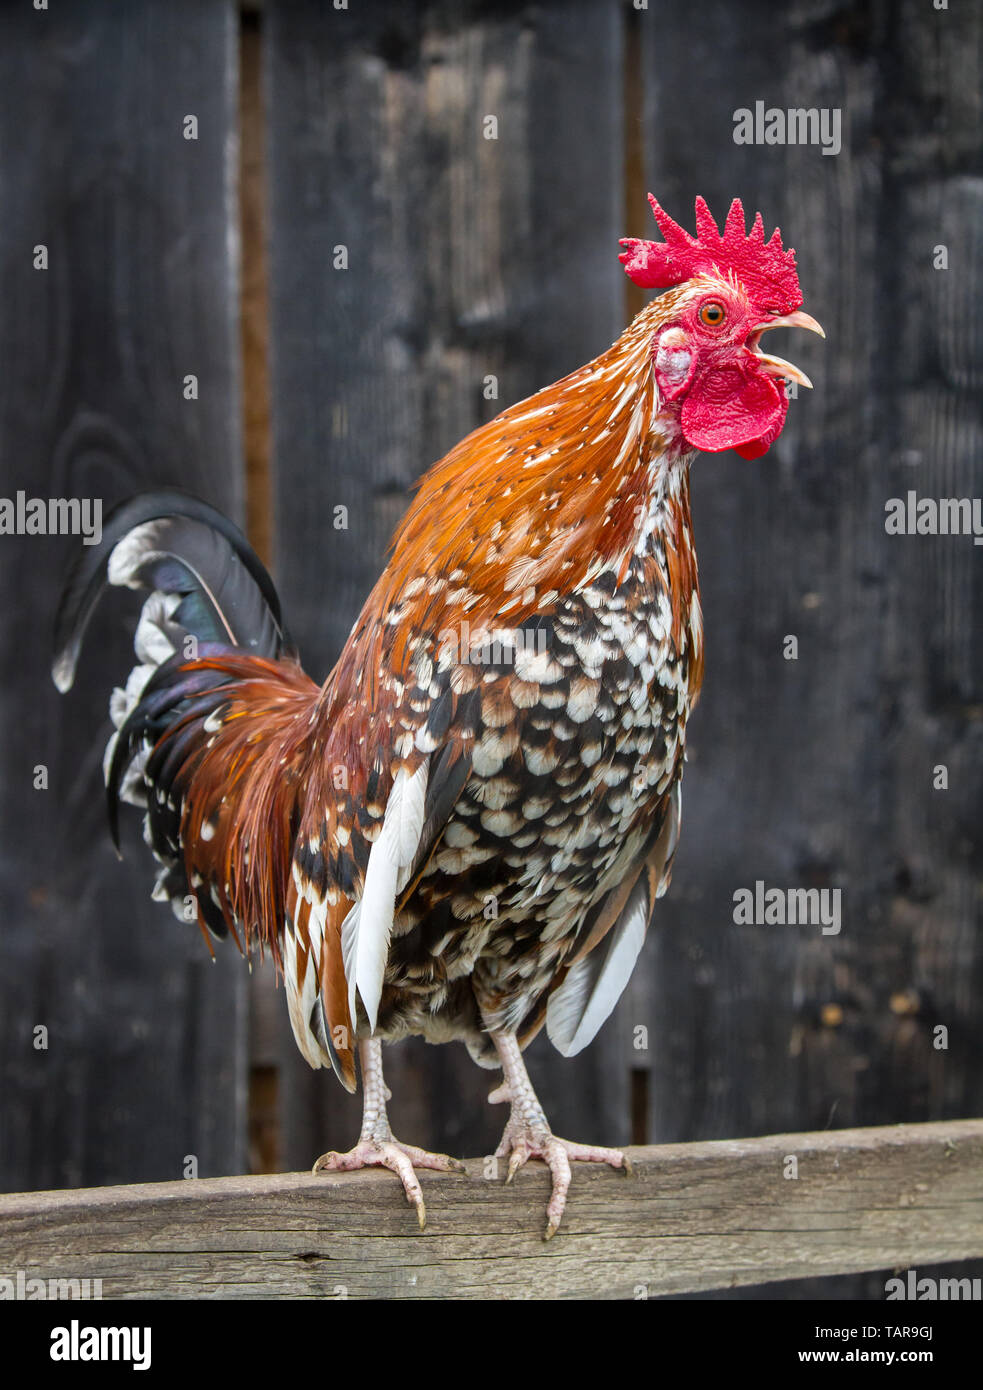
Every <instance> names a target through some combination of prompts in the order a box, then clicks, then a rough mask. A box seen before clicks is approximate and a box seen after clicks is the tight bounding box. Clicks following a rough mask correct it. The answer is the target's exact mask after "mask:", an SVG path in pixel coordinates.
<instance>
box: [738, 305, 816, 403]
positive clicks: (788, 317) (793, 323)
mask: <svg viewBox="0 0 983 1390" xmlns="http://www.w3.org/2000/svg"><path fill="white" fill-rule="evenodd" d="M769 328H808V330H809V332H810V333H818V334H819V336H820V338H825V337H826V334H825V333H824V332H823V329H822V325H821V324H819V323H817V322H816V320H815V319H814V318H813V317H812V315H811V314H806V313H804V312H803V310H801V309H796V311H795V313H794V314H785V315H784V316H783V317H782V318H778V319H768V321H767V322H766V323H758V324H755V326H754V327H753V328H752V329H751V332H750V334H749V335H748V339H747V347H748V349H749V350H750V351H751V352H753V353H754V355H755V357H756V358H757V359H758V366H759V367H760V369H761V370H762V371H763V372H767V373H768V374H769V375H770V376H781V377H785V378H786V379H787V380H789V381H797V382H798V383H799V385H800V386H808V387H809V389H810V390H811V389H812V382H811V381H810V380H809V378H808V377H807V376H806V374H805V372H804V371H802V369H801V368H800V367H797V366H796V365H795V364H794V362H786V361H785V359H784V357H772V356H770V355H769V354H768V353H766V352H762V351H761V350H760V349H759V347H758V340H759V339H760V337H761V335H762V333H767V331H768V329H769Z"/></svg>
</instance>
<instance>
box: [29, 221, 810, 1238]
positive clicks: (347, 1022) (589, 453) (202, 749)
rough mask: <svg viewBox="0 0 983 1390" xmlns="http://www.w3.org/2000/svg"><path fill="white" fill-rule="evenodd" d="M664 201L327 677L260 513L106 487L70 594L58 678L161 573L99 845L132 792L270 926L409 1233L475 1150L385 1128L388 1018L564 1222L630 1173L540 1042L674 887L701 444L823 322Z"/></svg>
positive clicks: (257, 932) (776, 423)
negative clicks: (692, 490)
mask: <svg viewBox="0 0 983 1390" xmlns="http://www.w3.org/2000/svg"><path fill="white" fill-rule="evenodd" d="M650 202H651V205H652V210H653V212H654V214H655V218H656V221H657V224H658V227H659V229H660V231H661V233H662V237H663V240H662V241H659V242H651V241H642V240H635V239H628V240H625V241H623V242H622V246H623V247H624V248H625V249H624V251H623V253H622V255H621V258H620V259H621V261H622V262H623V264H624V267H625V270H626V271H627V273H628V275H629V276H630V277H631V278H632V279H633V280H634V281H635V283H636V284H639V285H642V286H647V287H650V288H655V289H662V290H665V291H666V292H665V293H664V294H662V295H660V296H658V297H657V298H655V299H654V300H653V301H652V302H651V303H650V304H649V305H648V306H647V307H646V308H644V309H643V310H642V311H641V312H640V313H639V314H638V315H637V316H636V317H635V319H634V321H633V322H632V323H631V324H630V326H629V327H628V328H627V329H626V330H625V332H624V333H623V334H622V335H621V337H620V338H618V340H617V341H616V342H615V343H614V344H613V346H612V347H610V348H609V349H608V350H607V351H606V352H604V353H602V354H601V355H600V356H599V357H597V358H595V360H594V361H592V362H590V363H589V364H588V365H587V366H585V367H581V368H580V369H579V370H578V371H575V372H573V373H572V374H571V375H569V376H567V377H564V378H563V380H562V381H559V382H557V383H556V384H555V385H553V386H548V387H546V389H545V390H542V391H540V392H538V393H537V394H536V395H534V396H531V397H530V398H529V399H528V400H524V401H521V402H520V403H519V404H517V405H513V406H511V407H509V408H508V409H507V410H505V411H503V412H502V413H501V414H500V415H499V416H498V417H497V418H495V419H494V420H492V421H491V422H490V423H489V424H486V425H484V426H483V427H482V428H480V429H478V430H476V431H475V432H474V433H472V434H470V435H469V436H468V437H467V438H466V439H464V440H462V442H461V443H460V444H458V445H457V446H456V448H454V449H452V450H451V451H450V453H449V454H447V455H446V457H445V458H443V459H442V460H440V461H439V462H438V463H436V464H435V465H434V466H433V467H432V468H431V469H430V470H429V472H428V473H426V475H425V476H424V477H423V479H422V481H421V483H420V485H419V490H418V492H417V494H416V498H415V500H414V502H413V503H412V505H411V506H410V508H409V511H408V512H407V514H406V516H405V518H404V520H403V522H402V524H401V526H400V527H399V529H398V531H397V533H396V536H395V538H394V540H393V543H392V551H391V556H390V559H389V563H388V564H387V565H386V568H385V569H384V571H383V573H382V575H381V577H380V578H379V580H378V582H377V583H376V585H375V588H374V589H373V590H372V592H371V594H370V595H369V597H368V599H367V600H366V603H365V606H364V607H363V609H362V611H361V613H360V614H359V616H358V618H357V620H356V622H355V625H354V627H353V628H352V631H351V635H350V637H349V639H348V641H347V643H346V644H345V647H344V649H343V651H342V653H341V655H340V657H339V659H338V662H337V665H336V666H335V667H334V669H333V670H332V672H331V673H330V675H329V676H328V678H327V680H326V681H325V682H324V684H323V685H320V686H319V685H317V684H316V683H315V682H314V681H312V680H311V679H310V678H309V677H308V676H307V675H305V673H304V672H303V670H302V669H301V667H300V665H299V661H298V657H297V654H296V652H295V650H294V647H293V645H292V643H291V641H290V638H289V636H288V633H287V630H286V628H285V626H284V623H283V620H282V617H281V612H280V604H279V601H278V598H277V595H276V591H275V589H274V587H273V584H272V582H271V580H270V578H269V576H268V575H267V573H266V571H265V570H264V569H263V567H262V565H261V564H260V562H259V560H258V559H257V557H256V556H255V555H254V553H253V552H252V551H251V549H250V548H249V546H248V545H247V543H246V541H245V540H244V538H243V537H242V535H241V534H240V533H239V531H238V530H237V529H236V528H235V527H234V526H233V525H232V524H231V523H230V522H229V521H227V520H226V519H225V518H224V517H223V516H221V514H220V513H218V512H216V511H214V510H213V509H212V508H211V507H209V506H207V505H206V504H205V503H203V502H200V501H198V500H196V499H194V498H191V497H189V496H187V495H185V494H182V493H174V492H156V493H150V494H146V495H142V496H139V497H137V498H135V499H133V500H131V501H129V502H127V503H125V504H124V505H123V506H122V507H120V508H119V509H118V510H117V511H116V512H115V513H114V514H113V516H112V517H111V518H110V519H109V520H108V521H107V524H106V526H105V528H104V534H103V538H102V542H101V544H100V545H99V546H98V547H89V548H87V549H86V550H85V551H84V553H83V554H82V556H81V557H80V559H79V561H78V563H77V565H76V567H75V569H74V571H73V573H72V574H71V575H70V577H69V580H68V583H67V585H66V589H65V593H64V596H63V599H62V604H61V608H60V610H59V614H58V619H57V623H56V642H55V646H56V657H55V661H54V666H53V675H54V680H55V683H56V685H57V686H58V688H59V689H60V690H62V691H67V690H68V688H69V687H70V686H71V684H72V681H73V677H74V672H75V667H76V662H77V659H78V654H79V650H80V645H81V641H82V637H83V634H84V631H85V627H86V624H87V622H88V620H89V617H90V616H91V613H92V611H93V608H94V606H95V604H96V601H97V599H98V597H99V595H100V593H101V592H102V590H103V588H104V587H105V585H106V584H107V583H108V584H112V585H123V586H127V587H129V588H132V589H137V590H143V591H149V597H147V599H146V601H145V603H144V605H143V609H142V614H141V617H140V620H139V624H138V627H137V630H136V636H135V650H136V656H137V665H136V666H135V668H134V670H133V671H132V672H131V674H130V677H129V679H128V680H127V682H126V685H125V687H123V688H119V689H117V690H115V691H114V693H113V696H112V701H111V707H110V712H111V716H112V719H113V723H114V725H115V730H116V731H115V733H114V735H113V737H112V739H111V741H110V743H109V746H108V748H107V750H106V759H105V775H106V785H107V791H108V802H109V817H110V823H111V828H112V832H113V837H114V840H116V843H117V846H118V828H117V820H118V807H119V803H120V801H126V802H130V803H133V804H135V805H137V806H140V807H142V808H144V811H145V816H144V834H145V838H146V840H147V843H148V844H149V846H150V848H151V850H152V851H153V854H154V856H155V858H156V860H157V863H158V866H159V871H158V874H157V879H156V885H155V887H154V890H153V896H154V897H155V898H157V899H160V900H167V901H170V903H171V904H172V905H173V907H174V909H175V911H176V912H177V914H178V916H180V917H187V916H188V915H190V916H191V917H192V918H193V919H194V918H196V919H197V921H198V923H199V925H200V927H201V929H202V932H203V934H205V937H206V941H208V940H209V939H210V938H211V937H216V938H223V937H227V936H228V935H230V934H231V935H232V937H233V938H234V940H235V941H236V943H237V944H238V946H239V948H240V950H241V951H243V952H244V953H246V954H249V953H250V952H251V951H252V950H253V949H258V950H259V951H260V952H264V951H269V952H270V954H271V955H272V957H273V959H274V961H275V964H276V967H277V969H278V971H279V972H280V973H281V974H282V976H283V979H284V981H285V987H286V988H285V993H286V1000H287V1006H288V1009H289V1014H290V1021H291V1024H292V1027H293V1033H294V1036H295V1038H296V1041H297V1045H298V1047H299V1048H300V1051H301V1052H302V1053H303V1055H304V1057H305V1058H306V1059H307V1061H308V1062H309V1063H310V1064H311V1066H312V1067H330V1068H331V1069H332V1070H333V1071H334V1073H335V1075H336V1076H337V1078H338V1080H339V1081H340V1082H341V1084H342V1085H343V1086H344V1087H345V1088H346V1089H348V1090H349V1091H352V1090H354V1089H355V1085H356V1054H358V1058H359V1061H360V1066H361V1076H362V1087H363V1101H364V1111H363V1124H362V1131H361V1135H360V1138H359V1140H358V1143H357V1144H356V1145H355V1147H354V1148H353V1149H351V1150H350V1151H349V1152H348V1153H336V1152H331V1153H328V1154H325V1155H324V1156H323V1157H322V1158H320V1159H318V1161H317V1163H316V1164H315V1172H318V1171H324V1170H329V1169H331V1170H342V1169H346V1170H347V1169H356V1168H361V1167H364V1166H366V1165H370V1164H375V1165H383V1166H385V1167H387V1168H389V1169H391V1170H392V1171H394V1172H395V1173H396V1174H397V1175H398V1177H399V1178H400V1179H401V1180H402V1184H403V1188H404V1190H405V1193H406V1197H407V1200H408V1201H409V1202H410V1203H411V1204H413V1205H414V1206H415V1208H416V1211H417V1214H418V1219H419V1224H420V1226H421V1228H422V1226H423V1224H424V1220H425V1209H424V1201H423V1194H422V1191H421V1187H420V1183H419V1180H418V1178H417V1176H416V1171H415V1170H416V1169H417V1168H434V1169H440V1170H444V1171H450V1170H454V1169H458V1168H460V1166H461V1165H460V1164H458V1163H457V1162H456V1160H454V1159H451V1158H449V1157H447V1156H446V1155H444V1154H432V1153H428V1152H425V1151H423V1150H422V1149H419V1148H416V1147H414V1146H412V1145H409V1144H404V1143H401V1142H399V1141H398V1140H397V1139H395V1138H394V1136H393V1134H392V1131H391V1129H390V1126H389V1120H388V1117H387V1111H386V1101H387V1099H389V1092H388V1091H387V1089H386V1086H385V1082H384V1080H383V1069H382V1043H383V1042H394V1041H397V1040H398V1039H400V1038H403V1037H405V1036H407V1035H411V1034H415V1035H422V1036H423V1037H424V1038H426V1039H427V1040H428V1041H430V1042H433V1043H443V1042H449V1041H451V1040H452V1039H459V1040H460V1041H462V1042H464V1043H465V1044H466V1046H467V1048H468V1050H469V1052H470V1054H471V1056H472V1057H473V1059H474V1061H475V1062H476V1063H477V1064H478V1065H479V1066H482V1067H489V1068H497V1067H501V1069H502V1080H501V1082H500V1083H499V1084H498V1085H497V1086H496V1087H495V1089H494V1090H493V1091H492V1093H491V1096H490V1099H491V1100H492V1101H496V1102H497V1101H501V1102H503V1103H507V1104H508V1106H509V1115H508V1122H507V1124H506V1126H505V1133H504V1135H503V1138H502V1142H501V1144H500V1145H499V1148H498V1150H497V1155H498V1157H500V1158H502V1159H507V1177H508V1180H509V1181H511V1179H512V1177H513V1176H514V1174H515V1173H516V1171H517V1170H518V1169H519V1168H520V1167H521V1166H522V1165H523V1164H524V1163H526V1162H527V1160H529V1159H530V1158H533V1157H536V1158H540V1159H543V1160H545V1162H546V1164H547V1165H548V1167H549V1170H550V1172H551V1175H552V1191H551V1196H550V1199H549V1204H548V1207H547V1225H546V1238H547V1239H548V1238H549V1237H550V1236H552V1235H553V1233H554V1232H555V1231H556V1229H557V1227H558V1226H559V1223H560V1220H561V1217H562V1215H563V1211H564V1206H565V1203H566V1196H567V1191H568V1188H569V1185H570V1177H571V1168H570V1160H571V1159H573V1160H581V1161H587V1162H602V1163H608V1164H611V1165H612V1166H614V1167H616V1168H624V1169H626V1170H627V1169H628V1162H627V1160H626V1158H625V1156H624V1154H622V1153H621V1152H620V1151H618V1150H614V1149H609V1148H601V1147H595V1146H593V1145H587V1144H579V1143H573V1142H571V1141H569V1140H565V1139H560V1138H558V1137H557V1136H556V1135H554V1134H553V1133H552V1131H551V1129H550V1126H549V1123H548V1121H547V1118H546V1116H545V1114H544V1112H543V1109H542V1106H541V1105H540V1103H539V1100H538V1099H537V1096H536V1093H535V1090H534V1089H533V1086H532V1083H531V1081H530V1079H529V1076H528V1073H527V1071H526V1068H525V1065H524V1063H523V1058H522V1049H523V1048H524V1047H525V1045H526V1044H527V1043H528V1042H529V1041H530V1039H531V1038H533V1037H534V1036H535V1035H536V1034H537V1033H538V1032H539V1030H540V1029H541V1028H542V1027H543V1026H544V1025H545V1027H546V1031H547V1034H548V1036H549V1037H550V1039H551V1040H552V1042H553V1043H554V1044H555V1046H556V1047H557V1048H558V1049H559V1051H560V1052H561V1053H562V1054H563V1055H564V1056H573V1055H574V1054H576V1053H578V1052H579V1051H580V1050H581V1049H582V1048H584V1047H585V1046H586V1045H587V1044H588V1043H589V1042H590V1041H591V1039H592V1038H593V1037H594V1036H595V1034H596V1033H597V1031H598V1029H599V1028H600V1026H601V1025H602V1023H603V1022H604V1021H605V1019H606V1018H607V1017H608V1015H609V1014H610V1013H611V1011H612V1009H613V1008H614V1005H615V1003H616V1002H617V1000H618V998H619V996H620V994H621V993H622V990H623V989H624V987H625V985H626V983H627V981H628V978H629V976H630V974H631V971H632V968H633V966H634V964H635V961H636V960H637V958H638V954H639V951H640V950H641V947H642V943H643V941H644V938H645V934H646V929H647V927H648V923H649V920H650V918H651V916H652V912H653V907H654V904H655V901H656V899H657V898H659V897H661V896H662V895H663V894H664V893H665V891H666V888H667V887H668V884H669V878H670V873H671V869H672V861H673V854H674V852H675V849H676V844H677V840H678V836H679V823H680V791H681V779H682V770H683V750H684V745H685V737H686V726H687V722H688V719H689V714H690V711H691V710H692V708H693V706H694V705H695V703H696V700H697V696H698V694H699V690H700V684H701V680H702V676H703V626H702V620H701V610H700V598H699V588H698V581H697V566H696V552H695V549H694V544H693V536H692V530H691V523H690V504H689V484H688V475H689V466H690V462H691V460H692V458H693V455H694V453H695V451H697V450H706V451H710V452H717V451H720V450H723V449H736V451H737V452H738V453H739V454H740V455H741V456H742V457H744V458H746V459H753V458H756V457H758V456H759V455H761V454H763V453H764V452H765V450H766V449H767V448H768V447H769V445H770V444H771V443H773V441H774V440H775V439H776V438H777V436H778V434H779V433H780V431H781V429H782V427H783V425H784V422H785V416H786V411H787V408H788V399H787V394H786V391H785V389H784V380H792V381H796V382H798V383H800V384H801V385H802V386H809V385H810V384H811V383H810V382H809V380H808V378H807V377H806V376H805V375H804V373H802V372H801V371H800V370H799V369H798V368H797V367H794V366H793V365H792V364H790V363H788V362H785V361H783V360H782V359H781V358H779V357H772V356H769V355H767V354H766V353H764V352H763V351H762V350H761V347H760V339H761V336H762V334H763V333H765V332H766V331H767V330H769V329H774V328H780V327H789V326H797V327H801V328H808V329H812V330H813V331H815V332H818V333H820V334H822V329H821V328H820V327H819V325H818V323H816V321H815V320H814V319H813V318H811V317H810V316H809V315H808V314H806V313H804V312H802V310H801V307H800V306H801V304H802V295H801V293H800V290H799V282H798V277H797V273H796V269H795V259H794V253H793V252H792V251H791V250H788V251H787V250H785V249H784V248H783V246H782V241H781V235H780V233H779V232H778V231H777V230H776V231H775V233H774V235H773V236H772V237H771V239H770V240H768V241H766V240H765V236H764V230H763V226H762V222H761V217H760V214H759V215H758V216H757V218H756V220H755V222H754V224H753V226H752V228H751V231H750V233H747V231H746V224H745V219H744V212H743V208H742V206H741V203H740V201H739V200H737V199H735V200H734V202H733V204H732V206H731V208H730V211H729V214H728V216H727V219H726V223H725V225H724V229H723V232H721V231H720V229H719V228H718V226H717V224H716V222H715V221H714V219H713V217H712V215H711V213H710V211H709V209H708V207H707V205H706V203H705V202H704V201H703V200H702V199H698V200H697V203H696V227H697V234H696V236H695V237H694V236H692V235H690V234H689V233H688V232H686V231H685V230H684V229H683V228H682V227H680V226H678V225H677V224H676V223H675V222H674V221H673V220H672V219H671V218H670V217H669V216H668V215H667V214H666V213H665V212H664V211H663V209H662V208H661V207H660V206H659V204H658V203H657V202H656V200H655V199H654V198H651V197H650Z"/></svg>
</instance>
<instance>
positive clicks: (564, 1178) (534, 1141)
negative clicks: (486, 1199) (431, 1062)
mask: <svg viewBox="0 0 983 1390" xmlns="http://www.w3.org/2000/svg"><path fill="white" fill-rule="evenodd" d="M491 1037H492V1041H493V1042H494V1044H495V1047H496V1050H497V1051H498V1055H499V1057H500V1058H501V1062H502V1071H503V1072H504V1073H505V1079H504V1082H503V1084H502V1085H501V1086H498V1087H496V1089H495V1090H494V1091H492V1093H491V1095H490V1096H489V1097H488V1099H489V1100H490V1101H491V1102H492V1103H493V1104H497V1103H498V1102H500V1101H506V1100H507V1101H508V1102H509V1103H510V1105H511V1113H510V1114H509V1119H508V1124H507V1125H506V1126H505V1133H504V1134H503V1135H502V1142H501V1143H500V1144H499V1146H498V1148H497V1149H496V1150H495V1156H496V1158H505V1157H508V1160H509V1171H508V1177H507V1178H506V1182H511V1181H512V1179H513V1178H514V1177H515V1175H516V1173H517V1172H518V1171H519V1169H520V1168H521V1167H522V1165H523V1164H524V1163H526V1162H527V1161H528V1160H529V1159H530V1158H541V1159H543V1160H544V1162H545V1163H546V1164H547V1165H548V1167H549V1170H550V1173H551V1174H552V1176H553V1192H552V1195H551V1196H550V1200H549V1205H548V1206H547V1208H546V1233H545V1235H544V1237H543V1239H544V1240H549V1239H550V1237H551V1236H553V1235H554V1234H555V1233H556V1229H557V1227H558V1226H559V1224H560V1218H561V1217H562V1216H563V1209H564V1207H565V1206H566V1204H567V1189H568V1188H569V1186H570V1160H571V1159H575V1160H579V1161H580V1162H582V1163H610V1164H611V1166H612V1168H624V1169H625V1171H626V1172H627V1173H630V1172H631V1164H630V1163H629V1161H628V1159H627V1158H626V1157H625V1155H624V1154H623V1153H621V1151H620V1150H619V1149H602V1148H599V1147H597V1146H595V1145H593V1144H575V1143H572V1142H571V1140H569V1139H558V1138H557V1137H556V1135H555V1134H554V1133H553V1131H552V1130H551V1129H550V1127H549V1121H548V1120H547V1118H546V1116H545V1114H544V1113H543V1107H542V1106H541V1105H540V1103H539V1098H538V1097H537V1095H536V1092H535V1091H534V1090H533V1086H532V1082H531V1081H530V1080H529V1073H528V1072H527V1071H526V1064H525V1062H523V1060H522V1053H521V1051H520V1049H519V1042H518V1039H517V1038H516V1036H515V1034H514V1033H492V1035H491Z"/></svg>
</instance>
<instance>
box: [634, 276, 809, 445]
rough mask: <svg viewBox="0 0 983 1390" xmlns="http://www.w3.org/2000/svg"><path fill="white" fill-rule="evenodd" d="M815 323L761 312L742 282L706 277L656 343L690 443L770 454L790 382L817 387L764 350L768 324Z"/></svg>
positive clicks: (664, 386)
mask: <svg viewBox="0 0 983 1390" xmlns="http://www.w3.org/2000/svg"><path fill="white" fill-rule="evenodd" d="M794 327H798V328H808V329H811V330H812V331H813V332H815V333H820V334H822V331H823V330H822V329H821V328H820V326H819V324H818V323H817V322H816V320H815V319H814V318H812V317H811V316H810V315H809V314H805V313H803V312H802V311H801V310H796V311H794V312H793V313H790V314H781V313H778V312H777V310H776V311H775V312H774V313H765V314H762V313H761V311H760V310H759V309H756V308H755V306H754V304H753V303H752V302H751V300H750V298H749V296H748V295H746V294H745V293H744V292H743V290H742V288H741V286H740V285H739V284H738V283H736V282H729V281H727V280H724V279H723V278H721V277H719V276H715V275H706V276H700V277H699V278H698V279H697V280H695V281H694V282H693V283H692V286H691V287H687V290H686V292H685V293H684V294H683V295H682V296H681V297H680V299H679V301H678V305H677V307H676V311H675V313H674V314H673V316H672V319H671V321H670V322H668V323H667V324H666V325H665V326H664V327H663V328H662V329H660V331H659V332H658V333H657V334H656V335H655V337H654V339H653V341H652V366H653V370H654V372H655V378H656V381H657V383H658V386H659V393H660V395H661V397H662V399H663V400H665V401H681V402H682V408H681V411H680V426H681V429H682V432H683V437H684V438H685V440H686V442H687V444H689V445H690V447H691V448H693V449H701V450H703V451H704V452H706V453H718V452H719V451H720V450H722V449H736V450H737V452H738V453H739V454H740V455H741V456H742V457H743V458H747V459H752V458H757V457H758V456H759V455H761V454H763V453H764V452H765V450H766V449H767V448H768V446H769V445H770V444H772V443H773V442H774V441H775V439H776V438H777V437H778V435H779V434H780V432H781V429H782V426H783V425H784V423H785V414H786V411H787V410H788V398H787V396H786V393H785V388H784V382H785V381H795V382H798V384H799V385H800V386H809V387H811V385H812V382H811V381H810V380H809V378H808V377H807V376H806V374H805V372H803V371H801V370H800V369H799V368H798V367H796V366H794V365H793V364H792V363H791V362H786V361H785V360H784V359H783V358H781V357H773V356H771V355H769V354H768V353H765V352H762V350H761V347H760V340H761V336H762V334H763V333H765V332H767V330H768V329H769V328H794Z"/></svg>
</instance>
